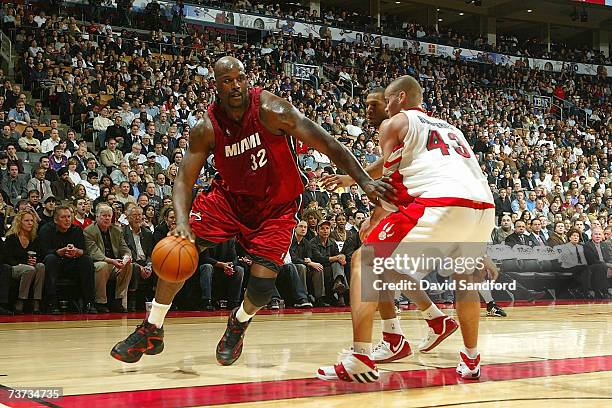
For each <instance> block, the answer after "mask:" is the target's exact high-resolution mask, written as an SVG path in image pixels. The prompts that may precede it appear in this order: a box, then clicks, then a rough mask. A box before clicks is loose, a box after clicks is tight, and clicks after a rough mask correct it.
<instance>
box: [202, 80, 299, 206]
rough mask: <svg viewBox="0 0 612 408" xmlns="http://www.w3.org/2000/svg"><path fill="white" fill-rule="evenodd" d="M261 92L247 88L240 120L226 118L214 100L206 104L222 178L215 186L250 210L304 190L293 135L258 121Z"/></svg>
mask: <svg viewBox="0 0 612 408" xmlns="http://www.w3.org/2000/svg"><path fill="white" fill-rule="evenodd" d="M261 92H262V88H258V87H256V88H252V89H250V90H249V107H248V109H247V111H246V112H245V113H244V116H243V117H242V123H235V122H233V121H231V120H230V119H228V117H227V116H226V115H225V114H224V113H223V111H222V110H221V107H220V106H219V104H218V103H216V102H215V103H213V104H212V105H211V106H210V107H209V108H208V116H209V118H210V121H211V122H212V125H213V128H214V130H215V148H214V155H215V167H216V168H217V170H218V171H219V175H220V176H221V179H222V180H221V183H219V185H218V187H219V188H220V189H222V190H224V192H225V193H228V194H226V195H229V196H232V197H234V198H235V199H236V201H235V202H236V203H237V204H238V205H239V206H240V207H243V205H241V204H244V205H248V206H249V207H250V208H249V209H250V210H254V208H253V207H255V209H257V208H264V207H266V206H277V205H281V204H285V203H288V202H291V201H295V200H296V199H297V198H298V197H299V196H300V195H301V194H302V192H303V191H304V182H303V179H302V176H301V173H300V171H299V170H298V167H297V164H296V156H295V141H294V140H293V137H292V136H290V135H289V136H282V135H275V134H273V133H271V132H269V131H268V130H267V129H266V128H265V127H264V126H263V124H262V123H261V121H260V118H259V108H260V97H261ZM249 212H251V211H249Z"/></svg>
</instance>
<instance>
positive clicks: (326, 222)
mask: <svg viewBox="0 0 612 408" xmlns="http://www.w3.org/2000/svg"><path fill="white" fill-rule="evenodd" d="M325 224H327V225H329V226H330V227H331V221H329V220H325V219H324V220H321V221H319V225H317V227H321V225H325Z"/></svg>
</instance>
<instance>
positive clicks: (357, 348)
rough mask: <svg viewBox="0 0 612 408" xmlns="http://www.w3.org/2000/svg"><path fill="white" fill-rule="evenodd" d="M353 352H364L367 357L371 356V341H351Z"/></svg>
mask: <svg viewBox="0 0 612 408" xmlns="http://www.w3.org/2000/svg"><path fill="white" fill-rule="evenodd" d="M353 352H355V353H357V354H364V355H366V356H368V357H371V356H372V343H360V342H354V343H353Z"/></svg>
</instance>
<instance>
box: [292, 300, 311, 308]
mask: <svg viewBox="0 0 612 408" xmlns="http://www.w3.org/2000/svg"><path fill="white" fill-rule="evenodd" d="M293 307H295V308H297V309H309V308H311V307H312V303H310V302H309V301H308V299H301V300H298V301H297V302H295V304H294V305H293Z"/></svg>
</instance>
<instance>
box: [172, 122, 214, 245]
mask: <svg viewBox="0 0 612 408" xmlns="http://www.w3.org/2000/svg"><path fill="white" fill-rule="evenodd" d="M214 146H215V132H214V129H213V126H212V123H210V119H209V118H208V115H206V114H205V115H204V117H203V118H202V119H201V120H200V121H199V122H198V123H197V124H196V125H195V126H194V127H193V129H191V133H190V135H189V149H188V154H187V155H185V158H184V159H183V161H182V162H181V167H180V168H179V172H178V175H177V176H176V180H175V182H174V189H173V194H172V201H173V203H174V214H175V215H176V229H175V230H174V231H171V233H172V234H174V235H180V236H182V237H185V238H189V239H190V240H191V241H195V236H194V235H193V232H192V231H191V227H189V212H190V210H191V197H192V189H193V185H194V183H195V182H196V180H197V178H198V176H199V175H200V171H201V170H202V167H203V166H204V163H206V159H207V158H208V154H209V153H210V152H211V151H212V150H213V149H214Z"/></svg>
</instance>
